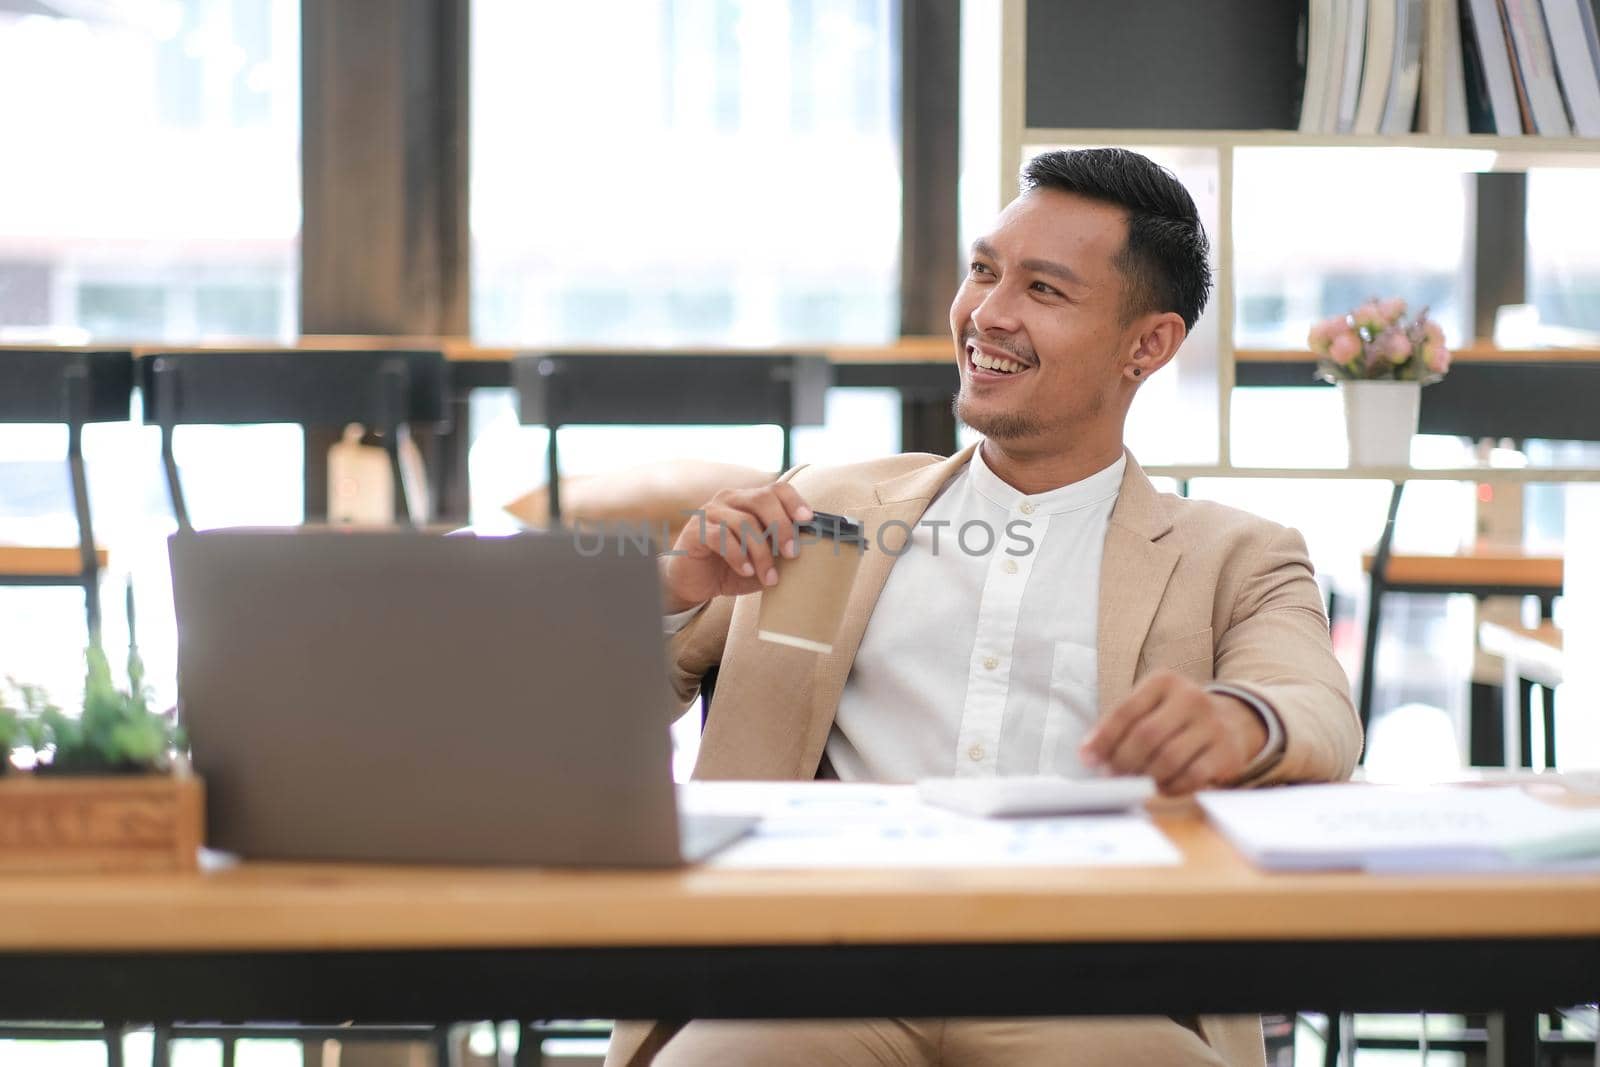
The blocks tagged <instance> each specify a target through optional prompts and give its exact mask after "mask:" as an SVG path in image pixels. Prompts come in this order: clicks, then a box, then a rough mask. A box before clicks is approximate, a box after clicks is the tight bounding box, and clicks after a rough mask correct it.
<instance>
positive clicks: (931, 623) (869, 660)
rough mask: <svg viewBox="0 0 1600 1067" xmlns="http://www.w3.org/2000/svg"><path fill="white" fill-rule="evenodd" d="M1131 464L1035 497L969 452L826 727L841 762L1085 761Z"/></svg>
mask: <svg viewBox="0 0 1600 1067" xmlns="http://www.w3.org/2000/svg"><path fill="white" fill-rule="evenodd" d="M1125 466H1126V460H1125V459H1123V458H1118V459H1117V461H1116V462H1115V463H1113V464H1112V465H1111V466H1109V467H1107V468H1105V469H1104V470H1102V471H1099V472H1098V473H1096V474H1093V475H1090V476H1089V477H1088V478H1085V479H1083V480H1082V481H1079V482H1075V483H1073V484H1072V485H1067V486H1062V487H1061V488H1059V489H1052V490H1051V491H1049V492H1047V493H1039V494H1035V495H1032V496H1028V495H1026V494H1023V493H1020V492H1018V491H1017V490H1016V489H1013V488H1012V487H1011V486H1009V485H1007V484H1006V483H1005V482H1002V481H1001V480H1000V479H999V478H998V477H997V476H996V475H995V474H994V472H993V471H991V470H990V469H989V467H988V465H987V464H985V463H984V461H983V456H982V449H979V450H977V451H974V452H973V455H972V462H970V463H968V464H967V466H966V467H964V468H962V470H961V472H960V473H959V474H957V475H956V476H955V477H954V478H952V479H951V480H950V481H949V483H947V484H946V485H945V487H944V488H943V490H941V491H940V493H939V495H938V496H937V497H936V498H935V499H934V501H933V503H932V504H931V505H929V507H928V510H927V512H926V513H925V514H924V515H923V517H922V520H921V521H920V522H919V523H918V524H917V526H916V528H915V530H914V531H913V533H912V537H911V540H910V544H909V545H908V547H907V548H906V550H905V552H904V554H903V555H902V556H901V557H900V558H899V559H898V560H897V561H896V562H895V565H894V569H893V570H891V571H890V572H889V579H888V582H887V583H886V584H885V585H884V589H883V593H882V595H881V596H880V597H879V599H878V604H877V607H876V608H874V610H873V613H872V619H871V621H870V622H869V623H868V624H867V629H866V632H865V634H863V636H862V639H861V646H860V648H859V649H858V650H857V652H856V658H855V663H854V665H853V666H852V668H851V670H850V676H849V678H848V679H847V680H846V682H845V686H844V692H843V694H842V695H841V697H840V700H839V711H838V714H837V716H836V717H835V719H834V725H833V730H832V732H831V733H830V735H829V737H828V746H827V757H828V762H829V764H830V765H831V766H832V769H833V772H834V773H835V774H836V775H838V776H839V777H840V778H842V779H844V780H846V781H874V782H910V781H915V780H917V779H919V778H927V777H939V776H949V775H956V776H971V775H980V776H989V775H996V774H1063V775H1068V776H1082V775H1085V774H1087V773H1088V772H1087V771H1086V769H1085V768H1084V766H1083V764H1082V763H1081V762H1080V761H1079V759H1078V754H1077V749H1078V745H1079V744H1080V743H1081V742H1082V740H1083V738H1084V736H1085V735H1086V734H1087V733H1088V731H1089V728H1090V727H1091V726H1093V725H1094V722H1095V720H1096V718H1097V717H1098V696H1099V685H1098V678H1097V668H1098V657H1097V655H1096V652H1095V644H1096V637H1097V631H1098V623H1099V607H1100V555H1101V552H1102V551H1103V549H1104V545H1105V538H1106V526H1107V524H1108V523H1109V522H1110V520H1111V510H1112V508H1113V507H1114V506H1115V505H1116V502H1117V495H1118V492H1119V491H1120V489H1121V487H1122V474H1123V468H1124V467H1125Z"/></svg>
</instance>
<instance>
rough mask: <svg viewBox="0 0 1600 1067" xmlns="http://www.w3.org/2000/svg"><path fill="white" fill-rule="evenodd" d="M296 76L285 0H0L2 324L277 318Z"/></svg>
mask: <svg viewBox="0 0 1600 1067" xmlns="http://www.w3.org/2000/svg"><path fill="white" fill-rule="evenodd" d="M19 7H20V9H21V10H23V11H28V12H57V11H59V12H61V14H53V13H29V14H20V13H18V8H19ZM69 15H70V16H71V17H67V16H69ZM299 78H300V64H299V3H298V0H148V2H145V3H138V4H133V3H126V4H85V3H71V4H68V3H30V4H22V5H5V6H0V100H4V101H6V104H5V106H4V107H0V152H3V154H4V156H5V159H6V164H5V166H4V167H0V342H5V341H13V342H14V341H33V340H39V339H49V340H55V341H63V340H65V341H90V340H93V341H106V340H114V341H124V340H126V341H132V340H137V341H192V340H199V339H204V338H214V337H250V338H272V337H287V336H289V335H292V334H293V333H294V332H295V330H296V319H297V314H296V304H297V302H296V296H295V288H296V285H295V278H296V276H297V270H296V254H295V235H296V232H297V231H298V229H299V225H300V178H299V167H298V160H299V158H300V145H299V131H300V118H299V113H300V89H299Z"/></svg>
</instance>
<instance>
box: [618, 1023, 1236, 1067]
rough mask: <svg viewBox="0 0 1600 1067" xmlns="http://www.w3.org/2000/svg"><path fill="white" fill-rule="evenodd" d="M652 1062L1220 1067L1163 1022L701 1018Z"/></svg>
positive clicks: (681, 1065)
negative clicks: (745, 1020)
mask: <svg viewBox="0 0 1600 1067" xmlns="http://www.w3.org/2000/svg"><path fill="white" fill-rule="evenodd" d="M606 1062H607V1064H608V1067H609V1065H611V1063H612V1061H611V1060H610V1059H609V1058H608V1059H607V1061H606ZM651 1062H652V1063H653V1064H654V1067H705V1065H716V1067H791V1065H793V1067H880V1065H881V1067H943V1065H948V1067H990V1065H995V1067H1000V1065H1004V1067H1033V1065H1036V1064H1037V1065H1040V1067H1045V1065H1048V1067H1128V1065H1130V1064H1152V1065H1161V1067H1226V1065H1225V1064H1224V1062H1223V1060H1222V1059H1221V1058H1220V1057H1219V1056H1218V1055H1217V1053H1216V1052H1215V1050H1213V1049H1212V1048H1211V1046H1210V1045H1208V1044H1206V1042H1205V1041H1204V1040H1202V1039H1201V1037H1200V1035H1199V1034H1198V1033H1196V1032H1195V1031H1194V1030H1192V1029H1190V1028H1188V1027H1186V1026H1183V1025H1181V1024H1179V1023H1177V1022H1174V1021H1173V1020H1172V1019H1168V1018H1164V1017H1155V1018H1120V1019H1111V1018H1093V1019H849V1020H825V1021H815V1022H813V1021H809V1020H808V1021H794V1022H791V1021H758V1022H744V1021H718V1020H704V1021H697V1022H691V1023H689V1024H688V1025H687V1026H685V1027H684V1028H683V1029H682V1030H680V1031H679V1032H678V1033H677V1034H676V1035H675V1036H673V1038H672V1039H671V1040H670V1041H668V1042H667V1043H666V1045H665V1046H664V1047H663V1048H662V1049H661V1051H660V1052H658V1053H657V1054H656V1056H655V1058H654V1059H653V1060H652V1061H651Z"/></svg>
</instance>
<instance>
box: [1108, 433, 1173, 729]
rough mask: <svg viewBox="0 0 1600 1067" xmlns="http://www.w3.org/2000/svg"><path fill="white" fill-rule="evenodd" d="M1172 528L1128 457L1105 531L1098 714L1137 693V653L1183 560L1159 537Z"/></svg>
mask: <svg viewBox="0 0 1600 1067" xmlns="http://www.w3.org/2000/svg"><path fill="white" fill-rule="evenodd" d="M1171 529H1172V519H1171V517H1170V516H1169V515H1168V514H1167V509H1166V506H1165V505H1164V504H1163V503H1162V501H1161V495H1160V494H1159V493H1157V492H1156V488H1155V486H1154V485H1152V484H1150V479H1149V478H1148V477H1147V476H1146V475H1145V473H1144V470H1143V469H1142V468H1141V467H1140V466H1139V464H1138V463H1137V462H1135V461H1134V458H1133V456H1132V455H1129V456H1128V465H1127V468H1126V469H1125V470H1124V472H1123V475H1122V489H1121V491H1120V494H1119V495H1118V497H1117V504H1116V507H1115V508H1113V509H1112V512H1111V523H1110V525H1109V526H1108V527H1107V528H1106V542H1105V551H1104V554H1103V555H1102V556H1101V560H1100V616H1099V638H1098V644H1099V662H1100V680H1099V686H1100V713H1101V714H1102V715H1104V714H1105V713H1106V712H1108V711H1110V710H1111V709H1112V708H1114V707H1116V706H1117V704H1119V703H1120V702H1121V701H1122V699H1123V698H1124V697H1126V696H1127V695H1128V693H1129V692H1130V691H1131V690H1132V689H1133V680H1134V672H1135V671H1136V670H1137V669H1138V665H1139V652H1140V650H1141V649H1142V648H1143V647H1144V639H1145V636H1146V635H1147V634H1149V632H1150V624H1151V622H1153V621H1154V619H1155V616H1156V609H1157V608H1158V607H1159V606H1160V604H1161V597H1162V595H1163V594H1164V593H1165V592H1166V588H1167V582H1168V581H1169V580H1170V579H1171V578H1172V571H1173V568H1174V567H1176V566H1177V564H1178V557H1179V556H1180V555H1182V553H1181V552H1180V551H1179V549H1178V547H1177V546H1176V545H1170V544H1166V543H1164V542H1162V540H1161V538H1163V537H1165V536H1166V534H1167V533H1168V532H1169V531H1170V530H1171Z"/></svg>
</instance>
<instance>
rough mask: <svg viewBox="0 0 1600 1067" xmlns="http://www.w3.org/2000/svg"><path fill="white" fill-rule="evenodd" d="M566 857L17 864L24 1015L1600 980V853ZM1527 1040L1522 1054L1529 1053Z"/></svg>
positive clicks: (405, 1016)
mask: <svg viewBox="0 0 1600 1067" xmlns="http://www.w3.org/2000/svg"><path fill="white" fill-rule="evenodd" d="M1159 818H1160V822H1161V826H1162V828H1163V829H1164V830H1165V831H1166V832H1167V833H1168V834H1169V835H1170V836H1171V837H1172V839H1173V841H1174V842H1175V843H1176V844H1177V845H1178V846H1179V848H1180V849H1181V850H1182V852H1183V854H1184V856H1185V858H1186V862H1185V864H1184V866H1182V867H1178V868H1154V869H1145V870H1116V869H1099V870H1094V869H1057V870H1009V871H1008V870H943V871H935V872H926V871H923V872H907V871H898V872H893V871H873V870H841V871H809V872H803V873H792V872H791V873H786V872H773V871H726V870H716V869H687V870H682V871H666V872H593V871H591V872H554V871H484V870H448V869H439V870H427V869H386V868H371V867H366V868H362V867H346V866H321V867H319V866H306V865H279V864H248V865H245V866H242V867H239V868H237V869H233V870H224V871H217V872H211V873H204V874H200V875H191V876H171V875H146V876H138V877H123V878H115V879H113V878H106V877H99V878H64V877H18V878H11V879H7V880H5V881H0V912H3V914H5V915H6V916H7V921H6V922H5V923H4V924H0V1003H4V1004H5V1005H6V1010H7V1011H8V1013H9V1014H12V1015H15V1016H18V1017H26V1018H64V1017H73V1018H108V1019H114V1020H118V1019H171V1018H191V1019H193V1018H210V1019H224V1020H226V1019H243V1018H252V1019H287V1018H293V1019H302V1020H307V1021H322V1020H332V1019H354V1020H358V1021H380V1020H381V1021H385V1022H428V1021H434V1020H438V1019H450V1018H588V1017H603V1018H614V1017H621V1018H628V1017H793V1016H860V1015H880V1014H893V1015H963V1014H964V1015H1018V1014H1020V1015H1028V1014H1042V1013H1051V1014H1060V1013H1064V1012H1065V1013H1093V1014H1115V1013H1129V1012H1132V1013H1152V1012H1154V1013H1160V1012H1172V1013H1176V1014H1186V1013H1191V1012H1211V1011H1253V1010H1284V1009H1290V1010H1293V1009H1296V1008H1308V1007H1316V1008H1317V1009H1319V1010H1328V1009H1332V1010H1363V1011H1372V1010H1384V1009H1389V1010H1415V1009H1417V1008H1420V1007H1423V1006H1438V1007H1448V1008H1454V1009H1456V1010H1463V1009H1466V1010H1476V1009H1542V1008H1548V1007H1549V1006H1551V1005H1554V1004H1566V1003H1579V1002H1585V1001H1589V1000H1593V999H1595V998H1596V997H1597V996H1600V875H1594V874H1588V875H1567V876H1552V877H1529V876H1493V877H1432V878H1424V877H1410V876H1406V877H1384V878H1375V877H1367V876H1364V875H1358V874H1315V875H1309V874H1280V875H1269V874H1264V873H1261V872H1259V871H1257V870H1255V869H1254V868H1252V867H1250V866H1249V865H1248V864H1246V862H1245V861H1244V860H1242V859H1241V858H1240V857H1239V856H1238V855H1237V854H1236V853H1235V852H1234V851H1233V850H1232V848H1231V847H1230V846H1228V845H1227V844H1226V843H1225V842H1223V841H1222V840H1221V839H1219V838H1218V837H1217V836H1216V835H1215V834H1214V833H1212V832H1211V830H1210V829H1209V827H1208V826H1207V825H1206V824H1205V823H1204V822H1203V821H1202V820H1201V819H1200V817H1199V816H1198V815H1197V814H1196V813H1195V811H1194V809H1193V808H1192V807H1191V806H1189V805H1167V806H1165V807H1164V808H1162V809H1161V812H1160V814H1159ZM1518 1062H1521V1061H1518Z"/></svg>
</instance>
